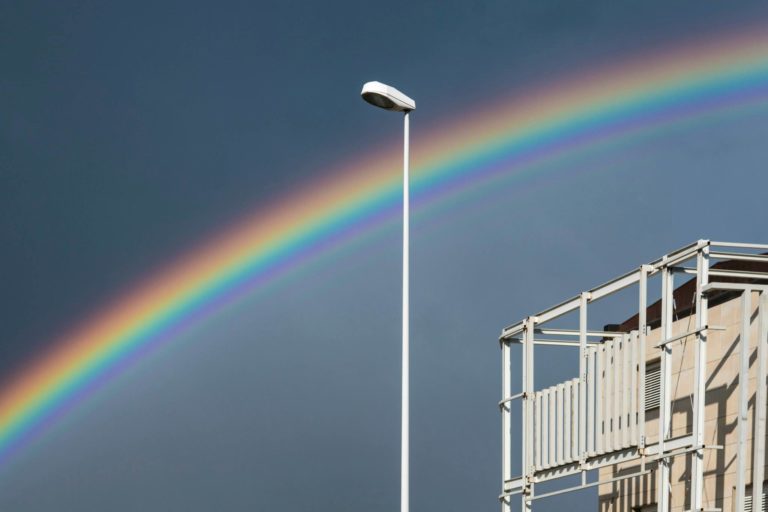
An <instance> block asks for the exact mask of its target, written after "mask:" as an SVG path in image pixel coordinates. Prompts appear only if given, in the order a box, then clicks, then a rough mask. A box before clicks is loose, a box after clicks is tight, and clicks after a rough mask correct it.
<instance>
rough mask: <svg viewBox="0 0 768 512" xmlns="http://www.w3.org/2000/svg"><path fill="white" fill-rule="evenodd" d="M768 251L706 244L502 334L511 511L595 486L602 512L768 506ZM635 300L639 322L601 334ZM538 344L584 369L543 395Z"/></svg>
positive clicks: (505, 490)
mask: <svg viewBox="0 0 768 512" xmlns="http://www.w3.org/2000/svg"><path fill="white" fill-rule="evenodd" d="M766 251H768V245H762V244H742V243H724V242H710V241H707V240H700V241H698V242H696V243H694V244H691V245H689V246H687V247H684V248H682V249H679V250H677V251H674V252H672V253H670V254H667V255H665V256H663V257H662V258H660V259H658V260H656V261H654V262H651V263H649V264H646V265H641V266H640V267H639V268H638V269H636V270H633V271H632V272H629V273H627V274H625V275H623V276H620V277H618V278H616V279H614V280H612V281H610V282H608V283H606V284H604V285H601V286H598V287H596V288H593V289H592V290H589V291H587V292H583V293H581V294H579V295H578V296H576V297H573V298H571V299H569V300H567V301H565V302H562V303H560V304H558V305H557V306H554V307H552V308H549V309H547V310H545V311H542V312H540V313H537V314H535V315H532V316H528V317H526V318H525V319H524V320H522V321H521V322H518V323H516V324H514V325H511V326H509V327H507V328H505V329H503V331H502V335H501V338H500V342H501V347H502V359H503V364H502V368H503V371H502V386H503V394H502V400H501V402H500V403H499V407H500V409H501V416H502V450H503V453H502V473H503V475H502V480H503V483H502V494H501V496H500V500H501V503H502V511H510V510H526V511H527V510H536V509H540V510H548V507H547V506H546V499H547V498H548V497H551V496H553V495H555V494H562V493H567V492H572V491H577V490H581V489H585V488H589V487H596V488H597V493H598V505H597V508H598V510H599V511H600V512H631V511H643V512H645V511H651V510H653V511H657V510H658V511H660V512H667V511H675V512H677V511H683V510H686V511H687V510H697V511H715V510H721V511H722V512H731V511H752V510H760V509H761V507H759V506H755V507H754V508H753V503H754V504H763V505H762V510H764V511H768V508H766V507H765V505H764V502H765V478H766V467H765V466H766V442H765V441H766V391H767V390H766V373H767V372H768V255H766V254H765V252H766ZM676 282H678V283H683V284H682V285H681V286H679V287H677V288H676V287H675V283H676ZM627 296H631V297H634V299H633V308H634V309H635V310H636V311H637V313H636V314H635V315H634V316H632V317H631V318H629V319H627V320H626V321H624V322H623V323H620V324H612V325H606V326H604V327H602V328H600V329H599V330H596V329H594V325H593V323H594V322H593V323H590V322H589V318H590V307H591V306H593V305H594V304H595V303H596V302H598V301H610V300H623V301H625V302H626V300H627ZM650 297H660V299H659V300H658V301H653V302H652V301H650V300H649V298H650ZM568 320H570V321H571V323H572V324H573V325H571V326H565V327H564V326H563V324H564V323H566V322H568ZM553 323H554V324H555V325H556V326H557V328H555V327H554V326H552V324H553ZM516 345H519V347H520V348H519V349H517V348H515V346H516ZM539 345H549V346H554V347H558V350H560V349H562V350H577V351H578V367H574V369H573V372H569V375H564V380H563V381H561V382H560V383H558V384H556V385H554V386H549V387H546V388H544V389H536V388H535V386H534V375H535V371H536V364H535V357H536V350H535V347H537V346H539ZM518 350H519V354H517V351H518ZM513 351H514V352H515V354H516V355H514V356H513ZM513 377H519V379H520V380H519V382H520V385H519V386H517V385H515V384H513ZM569 377H570V378H569ZM514 380H515V381H517V378H515V379H514ZM742 383H746V385H743V384H742ZM758 383H760V385H759V386H758ZM755 411H758V414H755ZM513 423H514V424H513ZM513 441H515V442H513ZM513 470H514V471H513ZM755 482H759V483H760V485H754V483H755Z"/></svg>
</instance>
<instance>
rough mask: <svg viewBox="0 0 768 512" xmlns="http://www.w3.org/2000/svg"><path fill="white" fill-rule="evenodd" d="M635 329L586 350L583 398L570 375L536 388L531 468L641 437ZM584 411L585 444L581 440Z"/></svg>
mask: <svg viewBox="0 0 768 512" xmlns="http://www.w3.org/2000/svg"><path fill="white" fill-rule="evenodd" d="M639 345H640V338H639V336H638V334H637V331H632V332H631V333H629V334H626V335H624V336H621V337H616V338H613V339H608V340H606V341H604V342H603V343H601V344H599V345H595V346H590V347H589V348H588V349H587V365H586V367H587V374H586V379H585V381H584V382H585V385H586V393H585V396H586V403H585V404H580V403H579V399H580V396H581V389H580V386H581V385H582V383H581V380H580V379H578V378H576V379H571V380H568V381H565V382H561V383H560V384H557V385H554V386H551V387H549V388H546V389H542V390H541V391H537V392H535V393H534V415H533V425H534V426H533V438H534V461H533V464H534V469H535V470H536V471H539V470H542V469H549V468H553V467H557V466H561V465H564V464H570V463H573V462H577V461H579V460H580V458H586V457H592V456H595V455H602V454H605V453H610V452H613V451H617V450H624V449H627V448H630V447H632V446H637V445H638V444H639V442H640V430H641V429H640V428H639V421H640V416H641V415H640V410H641V408H642V407H644V404H643V403H642V402H643V397H642V396H641V393H640V390H641V389H644V386H645V376H644V375H642V374H641V373H640V358H641V357H643V356H644V351H642V350H641V347H640V346H639ZM581 415H584V416H585V423H586V436H585V441H584V446H581V445H580V442H579V438H580V436H579V424H580V420H581Z"/></svg>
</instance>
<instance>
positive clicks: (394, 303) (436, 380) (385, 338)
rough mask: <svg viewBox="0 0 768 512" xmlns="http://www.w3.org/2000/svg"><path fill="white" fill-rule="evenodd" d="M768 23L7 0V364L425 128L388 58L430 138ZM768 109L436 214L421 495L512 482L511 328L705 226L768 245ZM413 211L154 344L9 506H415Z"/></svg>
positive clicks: (545, 169)
mask: <svg viewBox="0 0 768 512" xmlns="http://www.w3.org/2000/svg"><path fill="white" fill-rule="evenodd" d="M761 22H766V23H768V6H766V5H765V4H764V3H762V2H747V1H744V2H736V3H728V4H726V3H720V2H712V3H702V2H693V1H678V2H644V3H642V4H639V5H638V4H636V3H634V2H622V1H614V2H598V1H585V2H581V3H579V4H574V3H572V2H562V1H551V2H518V1H513V2H447V1H443V2H437V1H434V2H392V3H390V4H388V6H387V7H382V4H381V3H380V2H379V3H373V2H331V3H323V4H320V3H311V2H274V3H269V2H255V3H254V2H231V3H226V4H222V3H216V4H213V3H211V4H205V3H202V2H185V3H181V2H178V3H173V2H169V3H162V4H158V3H154V2H147V3H142V2H133V3H131V4H118V3H104V2H81V3H77V4H75V3H68V2H50V3H46V2H24V3H18V4H16V5H11V4H10V3H8V4H3V5H0V58H2V62H3V64H4V65H3V69H4V71H3V73H2V74H0V111H2V112H3V114H2V121H0V176H2V183H3V185H2V187H0V240H2V247H3V255H2V261H3V265H0V273H2V277H1V279H0V282H2V283H3V286H2V292H0V306H1V307H2V308H3V314H2V319H3V327H4V328H3V331H2V332H3V343H2V344H0V382H2V381H3V380H4V378H7V376H8V375H10V374H11V373H12V372H14V371H17V370H18V369H19V368H23V367H24V365H25V363H26V362H27V361H29V360H30V359H31V358H34V357H35V355H36V354H39V353H42V352H44V351H45V350H46V348H47V347H49V346H50V344H51V343H53V341H54V340H55V338H56V337H57V336H58V335H60V334H61V333H63V332H65V331H66V330H67V329H68V328H70V327H72V326H74V325H77V324H78V323H79V322H80V321H82V320H83V319H84V318H87V317H88V316H89V314H91V313H92V312H94V311H96V310H98V308H99V306H100V305H101V304H103V302H104V301H106V300H109V299H111V298H113V297H116V296H119V294H120V293H121V291H122V290H125V289H126V288H127V287H128V286H130V285H131V284H132V283H134V282H136V281H137V280H139V279H141V278H142V277H143V276H146V275H148V274H150V273H151V272H152V270H154V269H156V268H158V267H159V266H161V265H164V264H166V263H168V262H170V261H173V260H174V259H175V258H176V257H178V256H179V255H181V254H184V253H185V251H187V250H189V248H191V247H193V246H195V245H196V244H197V243H198V242H199V241H201V240H205V239H207V238H209V237H210V236H211V235H212V234H215V233H217V232H219V231H221V230H222V229H223V228H225V227H227V226H229V225H231V223H232V222H234V221H235V220H236V219H238V218H240V217H241V216H242V215H243V214H244V213H246V212H250V211H253V210H254V209H257V208H258V207H259V205H262V204H265V202H267V201H269V200H271V199H273V198H276V197H280V196H281V195H283V194H285V193H287V192H289V191H291V190H292V189H294V188H295V187H297V186H300V185H301V184H303V183H306V181H307V180H309V179H311V178H312V177H315V176H317V175H319V174H322V173H327V172H330V171H331V170H332V169H333V168H334V167H336V166H337V165H338V164H339V163H343V162H345V161H349V160H350V159H351V158H353V157H357V156H360V155H366V154H369V153H373V152H376V151H378V150H380V149H381V148H386V147H395V146H396V145H397V143H398V141H399V140H400V136H401V133H400V123H399V120H398V119H396V116H387V115H384V114H383V113H381V112H376V111H374V110H373V109H371V108H369V107H368V106H367V105H365V104H364V103H363V102H362V101H361V100H360V98H359V89H360V86H361V85H362V83H363V82H365V81H367V80H373V79H377V80H382V81H386V82H390V83H392V84H395V85H397V86H398V87H400V88H401V89H402V90H403V91H405V92H407V93H408V94H410V95H412V96H413V97H414V98H416V100H417V103H418V106H419V108H418V110H417V112H415V113H414V116H413V121H412V123H413V124H412V132H413V144H414V145H417V144H418V141H419V138H420V137H424V136H425V134H424V130H427V129H428V127H430V126H438V125H440V123H442V122H445V121H447V120H453V119H460V118H461V117H462V115H466V113H467V112H468V111H469V110H471V108H472V106H474V105H483V104H488V103H489V102H492V101H493V99H494V98H504V97H508V96H509V95H510V94H511V93H512V92H515V91H520V90H525V89H526V88H529V87H532V86H535V85H537V84H541V85H542V86H544V85H547V84H549V83H551V81H553V80H563V77H568V76H579V75H580V74H581V73H583V72H584V71H585V70H589V69H592V68H594V67H596V66H599V65H603V64H605V63H610V62H617V61H622V59H625V58H629V56H632V55H636V54H642V53H648V52H659V54H663V52H664V49H665V48H672V47H675V45H676V44H679V42H680V41H687V40H690V39H696V38H700V39H703V40H706V39H708V38H711V37H714V34H720V33H728V32H738V31H739V30H740V29H741V28H742V27H744V26H756V25H759V24H760V23H761ZM420 130H422V131H421V133H420ZM766 134H768V105H765V104H762V105H758V106H755V107H754V108H752V109H750V110H749V111H731V112H724V113H720V114H716V115H714V114H713V115H709V116H704V117H701V118H698V119H696V120H695V122H691V123H685V124H680V125H675V126H673V127H671V128H670V129H669V130H665V131H664V132H659V133H654V134H651V135H649V136H646V137H642V138H637V139H631V140H628V141H627V142H626V143H625V144H623V145H621V146H619V147H613V148H610V149H607V150H604V151H598V152H595V153H591V154H589V155H587V156H585V157H582V158H578V159H576V158H573V159H568V158H565V159H563V160H559V161H557V162H551V163H546V164H543V166H542V169H541V171H540V176H541V178H539V179H537V180H534V182H533V183H528V184H526V185H525V186H523V187H521V186H518V183H517V182H516V181H515V180H514V179H511V178H510V179H506V180H505V179H502V180H500V181H498V182H495V183H494V184H493V185H492V186H486V187H484V188H480V189H477V190H473V191H472V192H471V193H466V194H464V195H459V196H456V197H452V198H449V199H448V200H446V201H445V202H443V203H440V204H436V205H434V206H433V207H432V209H430V210H426V211H425V210H423V209H422V210H419V211H416V212H414V213H415V217H414V222H413V231H412V236H413V240H412V250H413V254H412V313H411V314H412V322H413V323H412V344H413V345H412V351H413V352H412V365H413V366H412V393H413V397H412V483H411V488H412V508H413V510H427V509H438V508H439V509H441V510H447V511H454V510H455V511H465V510H495V509H496V507H497V506H498V504H497V501H496V496H497V495H498V493H499V488H500V478H501V476H500V455H501V454H500V424H499V423H500V422H499V417H498V411H497V408H496V405H495V404H496V402H497V401H498V400H499V394H500V364H499V351H498V346H497V344H496V342H495V340H496V338H497V336H498V333H499V331H500V329H501V328H502V327H503V326H504V325H507V324H509V323H512V322H514V321H517V320H519V319H520V318H522V317H523V316H525V315H527V314H529V313H533V312H535V311H538V310H540V309H543V308H544V307H546V306H548V305H551V304H553V303H556V302H558V301H560V300H561V299H564V298H566V297H569V296H572V295H574V294H575V293H577V292H578V291H580V290H582V289H586V288H590V287H592V286H593V285H596V284H598V283H600V282H603V281H605V280H607V279H609V278H611V277H613V276H615V275H617V274H620V273H622V272H624V271H626V270H628V269H630V268H634V267H636V266H637V265H639V264H640V263H642V262H646V261H649V260H651V259H653V258H655V257H657V256H660V255H661V254H663V253H664V252H666V251H669V250H672V249H674V248H677V247H679V246H682V245H685V244H687V243H689V242H691V241H694V240H696V239H699V238H712V239H721V240H738V241H755V242H766V231H765V221H764V219H765V218H766V209H765V192H764V191H765V190H766V184H768V178H767V177H766V174H765V165H764V162H765V159H766V149H765V142H764V141H765V139H766ZM399 158H400V155H399V153H395V154H393V155H392V162H393V167H397V166H398V162H399ZM399 236H400V232H399V224H398V223H397V221H396V220H395V221H393V222H391V223H389V224H386V225H385V226H383V227H380V228H378V229H377V230H376V231H375V232H373V233H371V236H370V237H367V238H366V240H365V241H364V242H363V243H360V244H357V245H355V246H354V247H353V248H349V249H345V250H341V251H340V252H336V253H334V254H332V255H329V256H326V257H324V258H322V259H320V260H319V261H317V262H314V263H313V264H312V265H310V266H308V267H306V268H304V269H303V270H302V271H300V272H298V273H297V274H295V275H292V276H291V279H289V280H286V281H285V282H283V283H282V284H280V285H279V286H276V287H273V288H270V289H269V290H268V291H266V292H263V293H260V292H258V291H257V292H255V293H253V294H252V296H249V297H247V298H246V299H245V300H243V301H241V302H239V303H238V304H236V305H233V306H232V307H230V308H228V309H226V310H224V311H222V312H220V313H219V314H217V315H216V316H215V317H213V318H210V319H208V320H207V321H206V322H203V323H202V324H200V325H198V326H196V327H195V328H194V329H192V330H190V331H188V332H186V333H185V334H183V335H181V336H179V337H178V338H177V339H175V340H173V341H172V342H171V343H170V344H168V345H166V346H164V348H163V349H162V350H160V351H158V352H157V353H155V354H153V355H151V356H150V357H148V358H146V359H145V360H144V361H142V363H141V364H139V365H137V366H135V367H132V368H131V369H130V370H129V371H127V372H126V373H125V374H123V375H122V376H121V377H120V378H118V379H116V380H115V381H113V382H111V383H110V384H109V385H107V386H106V387H104V388H103V389H101V390H100V391H99V392H98V393H97V394H96V395H95V396H94V397H93V398H92V399H91V400H89V401H88V402H86V403H84V404H82V405H81V406H79V407H78V408H76V409H75V410H74V411H73V412H72V413H71V414H69V415H68V416H67V417H66V418H65V419H63V420H62V421H61V422H59V423H57V424H56V425H55V426H54V427H53V428H52V429H50V430H49V431H48V433H47V434H46V435H44V436H43V437H40V438H38V439H36V440H35V441H34V442H32V443H31V444H30V445H29V446H28V448H26V449H25V450H24V451H23V452H22V453H20V454H19V455H18V456H17V457H16V458H15V459H14V460H13V461H12V462H11V463H9V464H7V465H6V466H5V467H3V468H0V508H1V509H3V510H24V511H30V512H35V511H42V510H51V509H56V510H78V511H90V510H93V511H96V510H99V511H101V510H111V511H116V512H122V511H133V510H164V511H167V510H185V511H197V510H200V511H204V510H205V511H207V510H233V511H235V510H244V509H250V510H267V509H273V510H274V509H277V510H282V511H292V510H306V509H313V510H329V511H330V510H333V511H344V510H361V509H366V510H371V511H378V510H381V511H385V510H386V511H391V510H394V509H395V508H396V507H397V506H398V503H399V490H398V485H399V477H398V469H399V460H398V457H399V357H400V352H399V350H400V347H399V337H400V330H399V329H400V288H399V287H400V245H399V243H400V241H399ZM617 314H621V312H618V313H617ZM599 320H600V319H595V321H596V322H597V321H599ZM613 320H616V321H620V320H623V318H614V319H613ZM606 321H609V319H606ZM571 363H572V361H570V360H568V359H563V360H560V359H557V358H555V356H553V358H552V360H551V364H548V365H546V367H543V368H542V369H541V371H540V372H539V374H538V377H537V378H538V379H540V380H539V383H540V384H541V385H544V384H545V383H551V382H555V381H557V380H564V378H565V377H570V376H571V375H570V374H569V373H568V372H570V371H571V368H572V364H571ZM569 365H570V366H569ZM562 503H564V502H563V501H557V500H552V501H551V502H549V504H544V502H542V507H543V508H544V510H557V509H558V507H560V506H562ZM567 503H568V505H569V507H570V509H571V510H573V511H581V510H585V511H586V510H590V511H591V510H595V509H596V505H595V502H594V496H593V495H591V494H589V493H584V494H583V495H579V497H578V498H575V499H574V498H569V499H568V501H567ZM546 507H550V508H546Z"/></svg>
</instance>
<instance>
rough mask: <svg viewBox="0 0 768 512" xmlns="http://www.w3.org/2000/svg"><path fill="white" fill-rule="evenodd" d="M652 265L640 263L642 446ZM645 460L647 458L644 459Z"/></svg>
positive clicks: (638, 417) (638, 413)
mask: <svg viewBox="0 0 768 512" xmlns="http://www.w3.org/2000/svg"><path fill="white" fill-rule="evenodd" d="M650 270H651V267H650V266H649V265H640V281H639V286H638V292H639V293H638V303H639V304H638V312H637V329H638V334H639V337H638V340H639V341H640V346H639V347H638V348H639V352H640V368H639V370H638V373H639V376H640V385H639V386H638V392H639V393H640V400H639V403H638V411H637V422H638V423H639V427H640V428H639V429H638V436H639V438H640V446H645V444H646V443H645V408H646V405H645V372H646V368H645V357H646V355H645V337H646V333H647V332H648V326H647V325H646V322H647V316H648V272H650ZM643 460H645V459H643Z"/></svg>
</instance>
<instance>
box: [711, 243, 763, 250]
mask: <svg viewBox="0 0 768 512" xmlns="http://www.w3.org/2000/svg"><path fill="white" fill-rule="evenodd" d="M710 245H711V246H712V247H734V248H736V247H738V248H740V249H755V250H757V251H765V250H768V244H746V243H743V242H710Z"/></svg>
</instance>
